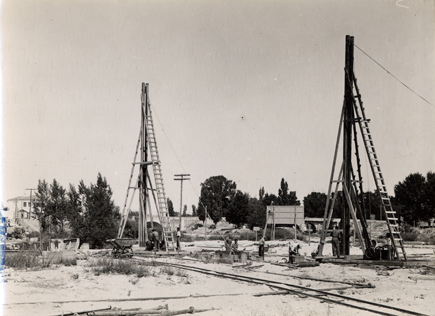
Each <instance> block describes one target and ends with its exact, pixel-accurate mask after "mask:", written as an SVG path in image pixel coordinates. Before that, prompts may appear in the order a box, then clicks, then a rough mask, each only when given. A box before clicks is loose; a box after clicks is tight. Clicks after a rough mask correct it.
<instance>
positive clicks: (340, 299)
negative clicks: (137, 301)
mask: <svg viewBox="0 0 435 316" xmlns="http://www.w3.org/2000/svg"><path fill="white" fill-rule="evenodd" d="M134 260H137V261H144V260H146V259H145V258H140V257H134ZM154 262H155V263H158V264H161V265H165V266H169V267H173V268H178V269H183V270H188V271H192V272H197V273H202V274H207V275H212V276H215V277H220V278H227V279H232V280H236V281H243V282H248V283H253V284H259V285H266V286H269V287H270V288H275V289H279V290H282V291H287V292H288V293H289V294H293V295H297V296H305V297H310V298H313V299H318V300H322V301H324V302H328V303H331V304H338V305H342V306H346V307H349V308H353V309H359V310H364V311H368V312H372V313H374V314H378V315H398V314H397V313H396V314H393V313H392V311H395V312H400V313H404V314H409V315H426V314H422V313H418V312H414V311H411V310H407V309H403V308H398V307H394V306H390V305H385V304H379V303H375V302H370V301H366V300H362V299H358V298H354V297H349V296H344V295H341V294H336V293H330V292H327V291H323V290H316V289H313V288H309V287H304V286H300V285H295V284H290V283H285V282H279V281H274V280H267V279H262V278H255V277H248V276H243V275H238V274H233V273H227V272H219V271H214V270H210V269H205V268H199V267H193V266H187V265H183V264H177V263H169V262H163V261H155V260H154ZM331 297H333V298H331ZM334 298H335V299H334ZM346 301H347V302H346ZM351 302H352V303H351ZM355 303H358V304H360V305H356V304H355ZM367 305H370V306H374V307H376V308H377V309H373V308H369V307H367ZM381 309H383V310H381ZM426 316H427V315H426Z"/></svg>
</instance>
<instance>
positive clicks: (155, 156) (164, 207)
mask: <svg viewBox="0 0 435 316" xmlns="http://www.w3.org/2000/svg"><path fill="white" fill-rule="evenodd" d="M145 127H146V132H147V136H148V147H149V151H150V156H151V162H152V166H153V173H154V182H155V186H156V187H155V189H156V192H157V205H158V207H157V213H158V214H159V220H160V224H161V225H162V229H163V238H164V239H165V245H166V251H169V250H173V251H175V250H176V243H175V240H174V232H173V230H172V226H171V222H170V217H169V209H168V202H167V199H166V194H165V187H164V184H163V175H162V167H161V163H160V159H159V151H158V149H157V141H156V135H155V132H154V124H153V119H152V116H151V105H149V106H148V113H147V115H146V120H145Z"/></svg>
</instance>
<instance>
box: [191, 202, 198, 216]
mask: <svg viewBox="0 0 435 316" xmlns="http://www.w3.org/2000/svg"><path fill="white" fill-rule="evenodd" d="M192 216H195V217H196V216H198V215H197V214H196V205H193V204H192Z"/></svg>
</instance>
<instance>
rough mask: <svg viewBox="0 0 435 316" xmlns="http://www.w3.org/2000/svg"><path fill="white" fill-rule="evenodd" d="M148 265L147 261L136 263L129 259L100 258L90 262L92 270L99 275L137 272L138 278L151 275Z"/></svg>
mask: <svg viewBox="0 0 435 316" xmlns="http://www.w3.org/2000/svg"><path fill="white" fill-rule="evenodd" d="M146 265H147V264H146V263H136V262H133V261H129V260H117V259H107V258H100V259H97V260H94V261H92V262H90V264H89V266H90V267H91V268H92V271H93V272H94V273H95V274H97V275H99V274H111V273H114V274H125V275H132V274H136V276H137V277H138V278H141V277H147V276H149V275H151V272H150V269H149V268H148V267H147V266H146ZM151 265H153V264H151Z"/></svg>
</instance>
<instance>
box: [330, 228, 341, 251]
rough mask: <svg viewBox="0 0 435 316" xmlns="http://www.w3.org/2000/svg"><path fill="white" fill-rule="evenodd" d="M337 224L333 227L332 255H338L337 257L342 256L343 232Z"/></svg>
mask: <svg viewBox="0 0 435 316" xmlns="http://www.w3.org/2000/svg"><path fill="white" fill-rule="evenodd" d="M337 228H338V227H337V225H334V228H333V229H332V233H331V236H332V255H333V256H337V258H340V242H341V233H340V231H339V230H338V229H337Z"/></svg>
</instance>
